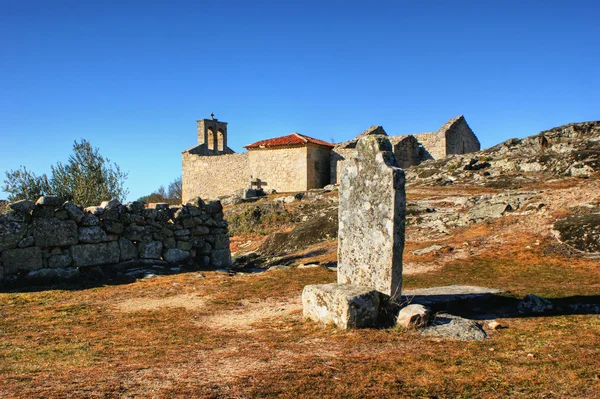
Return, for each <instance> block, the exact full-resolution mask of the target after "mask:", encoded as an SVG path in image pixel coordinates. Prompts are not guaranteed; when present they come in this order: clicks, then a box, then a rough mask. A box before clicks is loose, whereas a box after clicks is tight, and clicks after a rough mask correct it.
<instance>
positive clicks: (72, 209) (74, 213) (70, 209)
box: [63, 201, 97, 223]
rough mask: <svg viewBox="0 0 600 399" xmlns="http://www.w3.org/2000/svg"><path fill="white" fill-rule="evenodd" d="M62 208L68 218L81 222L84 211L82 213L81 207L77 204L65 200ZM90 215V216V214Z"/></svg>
mask: <svg viewBox="0 0 600 399" xmlns="http://www.w3.org/2000/svg"><path fill="white" fill-rule="evenodd" d="M63 208H64V209H65V211H66V212H67V214H68V215H69V218H71V219H72V220H74V221H75V222H76V223H79V222H81V220H82V219H83V217H84V216H85V213H83V211H82V210H81V208H80V207H78V206H77V205H75V204H74V203H72V202H71V201H67V202H65V204H64V205H63ZM90 216H92V215H90ZM96 219H97V218H96Z"/></svg>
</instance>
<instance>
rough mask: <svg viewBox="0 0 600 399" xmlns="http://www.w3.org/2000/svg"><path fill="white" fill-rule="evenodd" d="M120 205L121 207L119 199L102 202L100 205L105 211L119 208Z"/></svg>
mask: <svg viewBox="0 0 600 399" xmlns="http://www.w3.org/2000/svg"><path fill="white" fill-rule="evenodd" d="M119 205H121V201H119V200H118V199H117V198H113V199H111V200H110V201H102V203H101V204H100V206H101V207H102V208H105V209H111V208H117V207H118V206H119Z"/></svg>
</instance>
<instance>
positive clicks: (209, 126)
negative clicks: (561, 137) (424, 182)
mask: <svg viewBox="0 0 600 399" xmlns="http://www.w3.org/2000/svg"><path fill="white" fill-rule="evenodd" d="M197 123H198V145H196V146H194V147H192V148H189V149H187V150H185V151H184V152H183V153H182V183H183V201H184V202H185V201H186V200H187V199H190V198H193V197H196V196H200V197H201V198H210V199H214V198H218V197H220V196H226V195H231V194H233V193H235V192H236V191H240V190H243V189H246V188H249V187H251V185H252V182H254V183H255V184H258V185H260V186H262V187H263V188H266V189H269V190H275V191H277V192H297V191H306V190H310V189H311V188H321V187H324V186H325V185H327V184H330V183H338V184H339V182H340V175H341V173H340V171H341V169H342V168H343V167H344V163H345V162H347V160H348V159H350V158H351V156H352V154H353V153H354V151H355V149H356V143H357V142H358V140H359V138H360V137H361V136H362V134H361V135H359V136H357V137H356V138H355V139H353V140H350V141H347V142H345V143H341V144H337V145H335V146H334V145H333V144H330V143H327V142H325V141H322V140H318V139H315V138H312V137H309V136H305V135H301V134H299V133H293V134H290V135H287V136H282V137H277V138H273V139H267V140H262V141H258V142H256V143H253V144H250V145H247V146H245V147H244V148H246V149H247V150H248V152H246V153H241V154H236V153H235V152H234V151H233V150H231V149H230V148H229V147H228V146H227V123H226V122H221V121H218V120H216V119H214V118H213V116H212V115H211V119H201V120H199V121H197ZM388 138H389V140H390V142H391V144H392V148H393V152H394V154H395V156H396V160H397V161H398V165H399V166H400V167H401V168H407V167H409V166H412V165H418V164H419V163H421V162H423V161H424V160H427V159H440V158H444V157H446V156H447V155H450V154H465V153H469V152H475V151H479V149H480V144H479V140H478V139H477V137H476V136H475V134H474V133H473V131H472V130H471V128H470V127H469V125H468V124H467V121H466V120H465V118H464V117H463V116H462V115H461V116H458V117H456V118H453V119H450V120H449V121H448V122H447V123H445V124H444V125H443V126H442V127H441V128H440V129H439V130H438V131H437V132H434V133H420V134H411V135H402V136H388Z"/></svg>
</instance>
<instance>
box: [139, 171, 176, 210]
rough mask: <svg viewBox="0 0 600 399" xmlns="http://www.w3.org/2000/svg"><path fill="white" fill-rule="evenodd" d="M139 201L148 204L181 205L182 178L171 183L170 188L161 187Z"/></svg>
mask: <svg viewBox="0 0 600 399" xmlns="http://www.w3.org/2000/svg"><path fill="white" fill-rule="evenodd" d="M138 201H142V202H146V203H157V202H165V203H167V204H169V205H179V204H181V176H180V177H178V178H176V179H175V180H173V181H172V182H171V183H169V186H168V188H167V189H166V190H165V186H160V187H159V188H158V190H156V191H154V192H153V193H152V194H150V195H145V196H143V197H140V198H139V199H138Z"/></svg>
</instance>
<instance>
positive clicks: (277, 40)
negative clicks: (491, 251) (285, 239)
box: [0, 0, 600, 200]
mask: <svg viewBox="0 0 600 399" xmlns="http://www.w3.org/2000/svg"><path fill="white" fill-rule="evenodd" d="M599 4H600V2H597V1H577V0H573V1H552V0H550V1H548V0H546V1H523V0H522V1H509V0H506V1H493V0H490V1H460V0H457V1H435V0H431V1H400V0H397V1H390V2H387V1H371V2H366V1H360V2H358V1H356V2H355V1H339V2H338V1H319V2H314V1H297V2H294V1H260V0H256V1H248V0H246V1H227V0H224V1H210V2H204V1H177V0H174V1H153V0H146V1H127V0H122V1H79V0H77V1H60V0H53V1H30V0H0V140H1V142H0V173H2V177H0V180H3V179H4V175H3V173H4V171H6V170H10V169H17V168H18V167H19V166H20V165H25V166H27V167H28V168H29V169H31V170H33V171H34V172H36V173H37V174H41V173H48V172H49V170H50V165H51V164H54V163H56V161H59V160H60V161H63V162H64V161H66V159H67V157H68V155H69V153H70V152H71V148H72V144H73V141H75V140H80V139H82V138H85V139H87V140H89V141H90V142H91V143H92V144H93V145H94V146H96V147H99V148H100V152H101V153H102V154H103V155H105V156H107V157H108V158H110V159H111V160H112V161H115V162H116V163H118V164H119V165H120V166H121V167H122V169H124V170H125V171H128V172H129V179H128V180H127V185H128V187H129V188H130V191H131V192H130V196H129V199H130V200H132V199H136V198H138V197H140V196H142V195H144V194H148V193H150V192H152V191H153V190H155V189H156V188H158V186H160V185H161V184H164V185H165V186H166V185H167V184H168V183H169V182H170V181H171V180H173V179H174V178H176V177H177V176H179V175H180V174H181V151H182V150H184V149H186V148H188V147H191V146H193V145H194V144H195V143H196V140H197V136H196V120H197V119H201V118H207V117H208V116H209V114H210V113H211V112H214V113H215V115H216V117H217V118H219V119H220V120H224V121H227V122H229V125H228V129H229V146H230V147H231V148H232V149H233V150H235V151H241V150H242V146H243V145H246V144H249V143H251V142H254V141H257V140H260V139H264V138H269V137H276V136H281V135H285V134H289V133H291V132H294V131H297V132H299V133H303V134H306V135H309V136H313V137H317V138H320V139H324V140H332V139H333V140H335V141H336V142H339V141H345V140H348V139H350V138H352V137H354V136H356V135H357V134H359V133H360V132H362V131H363V130H364V129H366V128H368V127H369V126H370V125H374V124H377V125H382V126H383V127H384V128H385V129H386V131H387V132H388V133H389V134H403V133H415V132H423V131H435V130H437V129H438V128H439V127H440V126H441V125H442V124H443V123H444V122H445V121H446V120H447V119H450V118H451V117H454V116H456V115H460V114H464V115H465V117H466V118H467V121H468V122H469V124H470V126H471V128H472V129H473V130H474V131H475V133H476V134H477V135H478V136H479V138H480V141H481V143H482V146H483V147H489V146H491V145H494V144H496V143H498V142H501V141H504V140H506V139H508V138H511V137H524V136H528V135H531V134H535V133H537V132H539V131H541V130H544V129H548V128H552V127H554V126H558V125H562V124H565V123H570V122H579V121H586V120H597V119H600V117H599V113H598V111H599V110H600V96H599V95H598V93H599V92H600V77H599V76H600V51H599V50H600V48H599V47H600V45H599V43H600V24H599V23H598V20H599V17H600V5H599ZM0 198H6V194H4V193H1V192H0Z"/></svg>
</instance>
